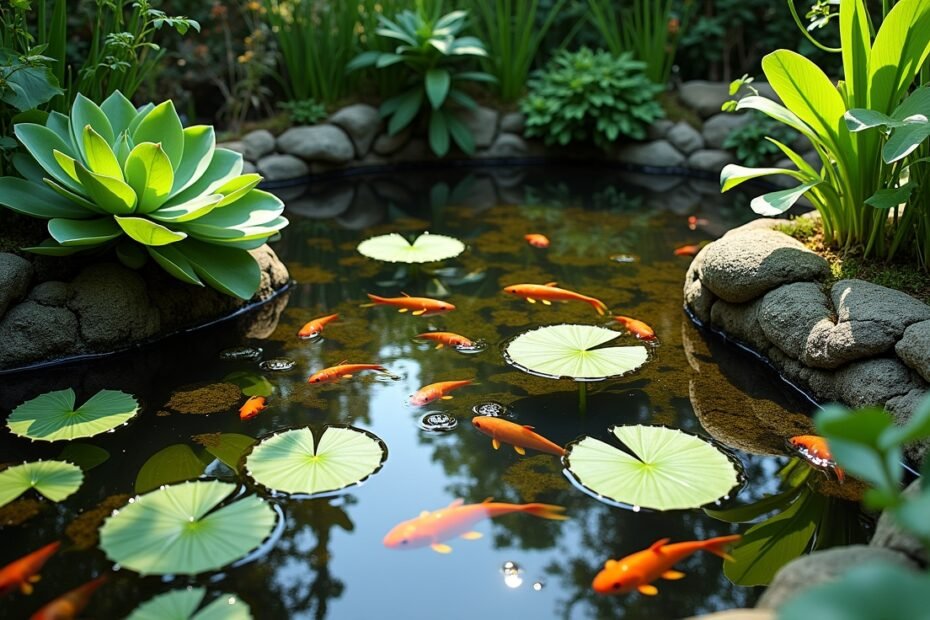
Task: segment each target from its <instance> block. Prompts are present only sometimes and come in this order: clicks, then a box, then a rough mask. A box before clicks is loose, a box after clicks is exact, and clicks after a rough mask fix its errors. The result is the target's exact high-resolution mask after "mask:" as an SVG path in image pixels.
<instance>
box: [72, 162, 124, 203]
mask: <svg viewBox="0 0 930 620" xmlns="http://www.w3.org/2000/svg"><path fill="white" fill-rule="evenodd" d="M74 171H75V172H76V173H77V177H78V179H79V180H80V181H81V187H82V188H83V190H84V193H85V194H87V196H89V197H90V199H91V200H93V201H94V204H96V205H97V206H98V207H100V208H101V209H103V210H104V211H106V212H107V213H112V214H114V215H123V214H127V213H132V212H133V211H134V210H135V208H136V193H135V192H134V191H133V190H132V188H131V187H130V186H129V185H128V184H127V183H126V182H124V181H121V180H120V179H115V178H113V177H107V176H103V175H101V174H97V173H95V172H91V171H90V170H88V169H87V168H85V167H84V166H83V165H82V164H81V162H75V164H74Z"/></svg>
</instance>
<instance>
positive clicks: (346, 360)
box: [336, 359, 349, 366]
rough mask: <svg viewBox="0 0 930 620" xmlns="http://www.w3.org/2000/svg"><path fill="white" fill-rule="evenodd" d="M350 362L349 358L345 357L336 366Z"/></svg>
mask: <svg viewBox="0 0 930 620" xmlns="http://www.w3.org/2000/svg"><path fill="white" fill-rule="evenodd" d="M348 362H349V360H348V359H344V360H342V361H341V362H339V363H338V364H336V366H342V365H343V364H347V363H348Z"/></svg>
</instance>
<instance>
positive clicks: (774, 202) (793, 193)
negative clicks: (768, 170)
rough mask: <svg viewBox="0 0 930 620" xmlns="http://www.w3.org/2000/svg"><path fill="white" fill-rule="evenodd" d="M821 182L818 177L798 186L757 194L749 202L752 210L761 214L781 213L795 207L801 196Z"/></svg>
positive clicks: (772, 214)
mask: <svg viewBox="0 0 930 620" xmlns="http://www.w3.org/2000/svg"><path fill="white" fill-rule="evenodd" d="M820 183H821V181H820V180H819V179H818V180H816V181H808V182H807V183H802V184H801V185H798V186H797V187H791V188H788V189H782V190H779V191H777V192H769V193H768V194H762V195H761V196H756V197H755V198H753V199H752V202H750V203H749V206H750V207H752V210H753V211H755V212H756V213H758V214H759V215H764V216H766V217H774V216H776V215H781V214H782V213H784V212H785V211H787V210H788V209H790V208H791V207H793V206H794V203H796V202H797V201H798V200H800V198H801V196H803V195H804V194H806V193H807V192H808V190H810V189H811V188H812V187H816V186H817V185H819V184H820Z"/></svg>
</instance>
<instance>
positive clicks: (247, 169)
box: [242, 160, 258, 174]
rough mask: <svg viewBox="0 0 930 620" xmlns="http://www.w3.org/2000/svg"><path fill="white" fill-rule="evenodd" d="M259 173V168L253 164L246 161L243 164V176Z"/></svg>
mask: <svg viewBox="0 0 930 620" xmlns="http://www.w3.org/2000/svg"><path fill="white" fill-rule="evenodd" d="M255 172H258V167H257V166H256V165H255V164H253V163H252V162H250V161H248V160H246V161H243V162H242V174H252V173H255Z"/></svg>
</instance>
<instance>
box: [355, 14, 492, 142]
mask: <svg viewBox="0 0 930 620" xmlns="http://www.w3.org/2000/svg"><path fill="white" fill-rule="evenodd" d="M467 19H468V12H467V11H453V12H451V13H447V14H445V15H443V16H441V17H432V16H429V15H428V14H427V12H426V11H425V10H424V9H422V8H420V9H418V10H417V11H416V12H414V11H402V12H401V13H400V14H398V15H397V16H396V17H395V18H394V19H393V20H392V19H389V18H387V17H384V16H383V15H382V16H380V17H379V22H380V24H381V27H380V28H378V29H377V30H376V31H375V33H376V34H378V35H379V36H381V37H384V38H388V39H393V40H397V41H400V42H401V45H398V46H397V47H396V49H395V50H394V51H393V52H379V51H375V50H369V51H367V52H363V53H362V54H359V55H358V56H356V57H355V58H354V59H353V60H352V62H350V63H349V65H348V66H347V70H348V71H355V70H358V69H363V68H366V67H377V68H379V69H382V68H385V67H391V66H393V65H397V64H403V65H404V66H405V67H406V69H407V72H408V78H407V80H406V83H407V88H406V90H404V91H403V92H402V93H400V94H399V95H395V96H394V97H391V98H390V99H388V100H387V101H385V102H384V103H383V104H382V105H381V116H382V117H383V118H390V120H389V121H388V133H389V134H390V135H394V134H396V133H398V132H400V131H402V130H403V129H404V128H405V127H407V126H408V125H410V123H412V122H413V120H414V119H415V118H416V117H417V116H418V114H420V113H421V111H422V110H423V109H424V108H426V109H427V110H428V114H429V144H430V148H432V149H433V152H434V153H436V154H437V155H439V156H440V157H442V156H443V155H445V154H446V153H448V152H449V146H450V138H451V141H454V142H455V143H456V144H457V145H458V147H459V148H460V149H462V150H463V151H464V152H466V153H472V152H474V150H475V143H474V138H473V137H472V135H471V133H470V132H469V130H468V128H467V127H466V125H465V124H464V123H463V122H462V121H461V120H459V118H457V117H456V115H455V113H454V111H453V105H458V106H460V107H463V108H467V109H472V108H474V107H475V106H476V105H477V104H476V103H475V101H474V99H472V98H471V97H470V96H469V95H468V94H466V93H465V91H463V90H462V85H463V84H462V83H463V82H494V81H495V78H494V76H492V75H490V74H487V73H484V72H482V71H462V70H461V69H460V66H461V64H462V62H463V61H466V60H469V59H470V58H474V57H485V56H487V51H485V49H484V45H483V44H482V42H481V41H480V40H479V39H477V38H475V37H470V36H460V34H461V33H462V31H463V30H464V29H465V26H466V24H467Z"/></svg>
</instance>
